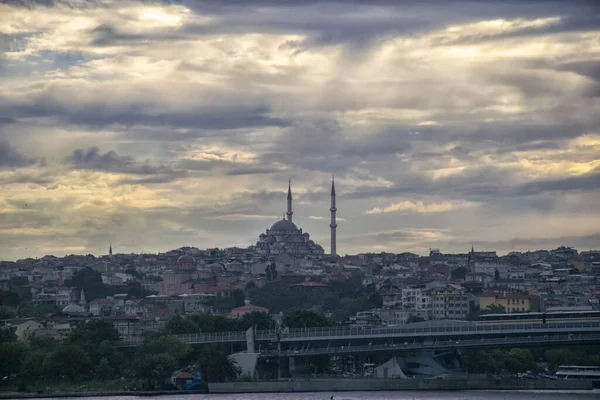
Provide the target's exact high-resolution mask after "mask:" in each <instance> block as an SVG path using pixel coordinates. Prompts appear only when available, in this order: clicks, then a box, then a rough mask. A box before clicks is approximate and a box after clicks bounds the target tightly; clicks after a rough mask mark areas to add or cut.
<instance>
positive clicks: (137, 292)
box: [127, 282, 153, 299]
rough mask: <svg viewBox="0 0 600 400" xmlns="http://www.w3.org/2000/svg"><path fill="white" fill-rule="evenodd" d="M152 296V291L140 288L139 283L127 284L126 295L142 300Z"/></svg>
mask: <svg viewBox="0 0 600 400" xmlns="http://www.w3.org/2000/svg"><path fill="white" fill-rule="evenodd" d="M151 294H153V292H152V291H150V290H148V289H146V288H145V287H143V286H142V284H141V283H140V282H127V295H128V296H129V297H133V298H135V299H143V298H144V297H146V296H150V295H151Z"/></svg>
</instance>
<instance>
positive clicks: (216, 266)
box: [206, 263, 225, 274]
mask: <svg viewBox="0 0 600 400" xmlns="http://www.w3.org/2000/svg"><path fill="white" fill-rule="evenodd" d="M206 269H209V270H211V271H213V272H214V273H215V274H216V273H221V272H224V271H225V267H224V266H223V265H221V264H219V263H213V264H209V265H207V266H206Z"/></svg>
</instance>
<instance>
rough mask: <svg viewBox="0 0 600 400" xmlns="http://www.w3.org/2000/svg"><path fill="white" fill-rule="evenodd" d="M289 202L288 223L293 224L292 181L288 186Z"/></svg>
mask: <svg viewBox="0 0 600 400" xmlns="http://www.w3.org/2000/svg"><path fill="white" fill-rule="evenodd" d="M287 201H288V210H287V219H288V221H290V222H292V215H293V214H294V213H293V212H292V180H291V179H290V182H289V185H288V197H287Z"/></svg>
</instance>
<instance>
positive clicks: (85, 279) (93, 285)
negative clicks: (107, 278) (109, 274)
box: [65, 267, 110, 301]
mask: <svg viewBox="0 0 600 400" xmlns="http://www.w3.org/2000/svg"><path fill="white" fill-rule="evenodd" d="M65 284H66V286H73V287H76V288H77V290H78V291H79V290H81V289H82V288H83V290H84V292H85V297H86V299H87V300H88V301H90V300H95V299H98V298H103V297H106V296H107V295H109V294H110V290H109V288H108V287H107V286H106V285H105V284H104V283H103V282H102V274H101V273H100V272H97V271H94V270H93V269H91V268H89V267H86V268H82V269H80V270H79V271H77V273H76V274H75V275H74V276H73V278H72V279H71V280H70V281H67V282H65Z"/></svg>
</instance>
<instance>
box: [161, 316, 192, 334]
mask: <svg viewBox="0 0 600 400" xmlns="http://www.w3.org/2000/svg"><path fill="white" fill-rule="evenodd" d="M200 331H201V330H200V328H199V327H198V325H197V324H196V323H195V322H194V320H192V319H191V318H186V317H182V316H181V315H175V316H173V317H172V318H171V319H170V320H169V322H167V325H166V326H165V332H166V333H167V334H170V335H184V334H188V333H199V332H200Z"/></svg>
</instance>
